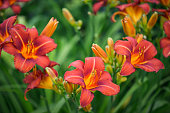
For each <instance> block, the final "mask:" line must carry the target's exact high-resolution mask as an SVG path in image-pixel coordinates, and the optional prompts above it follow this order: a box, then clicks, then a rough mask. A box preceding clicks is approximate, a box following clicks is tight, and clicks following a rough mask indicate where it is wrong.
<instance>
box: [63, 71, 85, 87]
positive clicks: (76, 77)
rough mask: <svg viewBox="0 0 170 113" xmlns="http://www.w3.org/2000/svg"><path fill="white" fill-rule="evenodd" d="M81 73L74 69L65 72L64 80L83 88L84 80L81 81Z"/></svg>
mask: <svg viewBox="0 0 170 113" xmlns="http://www.w3.org/2000/svg"><path fill="white" fill-rule="evenodd" d="M83 79H84V78H83V73H82V71H81V70H79V69H75V70H72V71H66V72H65V74H64V80H66V81H68V82H70V83H73V84H79V85H81V86H82V87H84V86H85V83H84V80H83Z"/></svg>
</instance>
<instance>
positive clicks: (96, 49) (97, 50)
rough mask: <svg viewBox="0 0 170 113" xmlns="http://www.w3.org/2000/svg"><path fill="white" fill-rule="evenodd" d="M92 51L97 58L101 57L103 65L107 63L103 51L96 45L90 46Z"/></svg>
mask: <svg viewBox="0 0 170 113" xmlns="http://www.w3.org/2000/svg"><path fill="white" fill-rule="evenodd" d="M92 50H93V52H94V54H95V55H96V56H97V57H101V58H102V59H103V61H104V62H105V63H108V60H109V59H108V57H107V54H106V53H105V51H104V50H103V49H102V48H101V47H100V46H98V45H97V44H93V45H92Z"/></svg>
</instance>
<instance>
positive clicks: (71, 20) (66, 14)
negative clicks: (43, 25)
mask: <svg viewBox="0 0 170 113" xmlns="http://www.w3.org/2000/svg"><path fill="white" fill-rule="evenodd" d="M62 13H63V15H64V17H65V18H66V19H67V21H68V22H69V23H70V24H71V25H72V26H74V25H75V20H74V17H73V16H72V14H71V13H70V11H69V10H68V9H66V8H63V9H62Z"/></svg>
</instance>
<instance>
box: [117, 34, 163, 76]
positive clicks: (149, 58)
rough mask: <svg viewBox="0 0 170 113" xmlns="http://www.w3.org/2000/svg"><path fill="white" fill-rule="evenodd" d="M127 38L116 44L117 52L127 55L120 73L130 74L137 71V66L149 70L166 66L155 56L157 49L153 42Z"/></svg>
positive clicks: (156, 69)
mask: <svg viewBox="0 0 170 113" xmlns="http://www.w3.org/2000/svg"><path fill="white" fill-rule="evenodd" d="M126 39H127V41H122V40H118V41H117V42H116V43H115V46H114V49H115V51H116V53H117V54H121V55H125V56H126V61H125V63H124V64H123V66H122V69H121V72H120V75H130V74H131V73H133V72H135V68H141V69H143V70H145V71H147V72H153V71H155V72H158V71H159V70H160V69H163V68H164V65H163V63H162V62H161V61H160V60H158V59H156V58H154V56H155V55H156V54H157V50H156V48H155V47H154V45H153V44H152V43H151V42H149V41H146V40H144V39H143V40H141V41H140V42H139V43H138V42H137V40H136V39H134V38H132V37H126Z"/></svg>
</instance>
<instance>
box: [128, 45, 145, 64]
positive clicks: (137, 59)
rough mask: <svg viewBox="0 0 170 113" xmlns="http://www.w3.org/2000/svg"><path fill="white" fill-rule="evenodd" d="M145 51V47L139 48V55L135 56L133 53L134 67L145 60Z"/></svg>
mask: <svg viewBox="0 0 170 113" xmlns="http://www.w3.org/2000/svg"><path fill="white" fill-rule="evenodd" d="M144 49H145V47H144V48H143V49H141V48H139V52H138V53H135V54H133V53H132V56H131V64H132V65H133V66H135V64H139V63H140V62H142V61H143V60H144Z"/></svg>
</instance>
